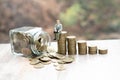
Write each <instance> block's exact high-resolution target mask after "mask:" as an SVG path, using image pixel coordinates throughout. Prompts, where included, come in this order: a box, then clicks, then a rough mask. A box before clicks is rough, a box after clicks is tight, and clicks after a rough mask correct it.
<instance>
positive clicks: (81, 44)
mask: <svg viewBox="0 0 120 80" xmlns="http://www.w3.org/2000/svg"><path fill="white" fill-rule="evenodd" d="M78 54H80V55H85V54H87V43H86V42H85V41H78Z"/></svg>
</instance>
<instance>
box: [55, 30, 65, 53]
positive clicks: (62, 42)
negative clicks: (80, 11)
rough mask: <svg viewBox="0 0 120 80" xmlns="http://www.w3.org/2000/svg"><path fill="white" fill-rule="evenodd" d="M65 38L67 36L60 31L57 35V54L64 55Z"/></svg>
mask: <svg viewBox="0 0 120 80" xmlns="http://www.w3.org/2000/svg"><path fill="white" fill-rule="evenodd" d="M66 36H67V32H66V31H62V32H61V33H60V35H59V40H58V42H57V44H58V53H59V54H63V55H66Z"/></svg>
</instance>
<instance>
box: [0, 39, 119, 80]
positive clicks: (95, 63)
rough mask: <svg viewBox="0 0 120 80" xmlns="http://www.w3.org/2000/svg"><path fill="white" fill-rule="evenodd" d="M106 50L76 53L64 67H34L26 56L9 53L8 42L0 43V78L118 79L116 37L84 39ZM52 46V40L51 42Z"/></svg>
mask: <svg viewBox="0 0 120 80" xmlns="http://www.w3.org/2000/svg"><path fill="white" fill-rule="evenodd" d="M87 43H88V45H90V44H94V45H97V46H98V47H104V48H107V49H108V54H106V55H77V56H76V60H75V62H73V63H72V64H67V65H66V70H64V71H56V70H55V68H54V67H53V64H50V65H46V66H45V67H44V68H42V69H35V68H33V66H32V65H30V64H29V61H28V59H26V58H24V57H20V56H16V55H13V54H12V53H11V50H10V44H0V80H120V39H117V40H96V41H87ZM52 46H53V47H54V48H56V47H57V45H56V43H55V42H54V43H52Z"/></svg>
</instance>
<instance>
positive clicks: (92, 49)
mask: <svg viewBox="0 0 120 80" xmlns="http://www.w3.org/2000/svg"><path fill="white" fill-rule="evenodd" d="M88 53H89V54H97V46H88Z"/></svg>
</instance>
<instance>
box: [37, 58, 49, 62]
mask: <svg viewBox="0 0 120 80" xmlns="http://www.w3.org/2000/svg"><path fill="white" fill-rule="evenodd" d="M39 59H40V60H41V61H45V62H46V61H50V60H51V59H50V58H49V57H41V58H39Z"/></svg>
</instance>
